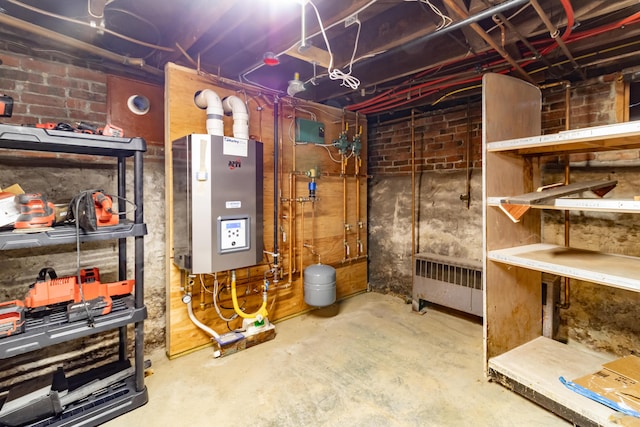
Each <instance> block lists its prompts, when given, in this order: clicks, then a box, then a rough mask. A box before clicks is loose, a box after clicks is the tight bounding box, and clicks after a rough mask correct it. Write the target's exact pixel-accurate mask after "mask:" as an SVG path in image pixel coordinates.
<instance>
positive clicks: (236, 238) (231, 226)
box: [218, 217, 251, 253]
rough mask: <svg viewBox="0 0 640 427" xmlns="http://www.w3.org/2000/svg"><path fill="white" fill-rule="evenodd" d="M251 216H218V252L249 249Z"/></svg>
mask: <svg viewBox="0 0 640 427" xmlns="http://www.w3.org/2000/svg"><path fill="white" fill-rule="evenodd" d="M249 230H250V224H249V217H244V218H220V217H219V218H218V238H219V239H218V252H219V253H225V252H236V251H246V250H248V249H249V242H250V241H251V240H250V239H249Z"/></svg>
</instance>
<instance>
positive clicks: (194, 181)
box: [172, 134, 263, 274]
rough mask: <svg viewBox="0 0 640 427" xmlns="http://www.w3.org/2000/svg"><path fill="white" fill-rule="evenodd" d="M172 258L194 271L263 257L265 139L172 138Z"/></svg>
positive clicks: (226, 267) (252, 262)
mask: <svg viewBox="0 0 640 427" xmlns="http://www.w3.org/2000/svg"><path fill="white" fill-rule="evenodd" d="M172 150H173V243H174V263H175V264H176V265H177V266H178V267H179V268H181V269H183V270H187V271H189V272H190V273H193V274H200V273H213V272H216V271H224V270H232V269H237V268H242V267H248V266H252V265H256V264H258V263H260V262H261V261H262V257H263V253H262V251H263V240H262V226H263V221H262V210H263V194H262V181H263V168H262V144H261V143H258V142H256V141H254V140H246V139H241V138H231V137H226V136H216V135H206V134H205V135H201V134H192V135H188V136H185V137H183V138H180V139H178V140H176V141H173V148H172Z"/></svg>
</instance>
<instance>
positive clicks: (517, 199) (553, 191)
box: [501, 180, 618, 206]
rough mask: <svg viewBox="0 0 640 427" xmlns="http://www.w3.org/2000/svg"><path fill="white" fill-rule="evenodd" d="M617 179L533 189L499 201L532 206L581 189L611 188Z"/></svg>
mask: <svg viewBox="0 0 640 427" xmlns="http://www.w3.org/2000/svg"><path fill="white" fill-rule="evenodd" d="M617 183H618V181H616V180H610V181H602V180H598V181H587V182H574V183H572V184H568V185H561V186H557V187H553V188H549V189H547V190H541V191H533V192H531V193H526V194H519V195H517V196H509V197H504V198H503V199H502V200H501V203H507V204H510V205H525V206H532V205H536V204H539V203H543V202H545V201H549V200H550V199H557V198H560V197H563V196H569V195H571V194H576V193H582V192H583V191H597V190H601V189H608V188H613V187H615V186H616V184H617Z"/></svg>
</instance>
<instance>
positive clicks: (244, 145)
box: [222, 136, 249, 157]
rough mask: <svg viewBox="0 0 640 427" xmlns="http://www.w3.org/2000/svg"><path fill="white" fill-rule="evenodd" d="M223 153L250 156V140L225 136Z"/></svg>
mask: <svg viewBox="0 0 640 427" xmlns="http://www.w3.org/2000/svg"><path fill="white" fill-rule="evenodd" d="M222 154H224V155H225V156H241V157H249V141H248V140H246V139H239V138H231V137H228V136H225V137H223V138H222Z"/></svg>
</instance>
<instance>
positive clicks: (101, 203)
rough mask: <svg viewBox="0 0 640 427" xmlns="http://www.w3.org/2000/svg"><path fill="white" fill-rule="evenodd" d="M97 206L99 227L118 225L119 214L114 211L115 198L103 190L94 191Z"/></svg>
mask: <svg viewBox="0 0 640 427" xmlns="http://www.w3.org/2000/svg"><path fill="white" fill-rule="evenodd" d="M93 201H94V204H95V206H96V220H97V223H98V227H104V226H108V225H118V215H116V214H115V213H114V212H113V200H111V197H109V196H107V195H105V194H104V193H102V192H96V193H93Z"/></svg>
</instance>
